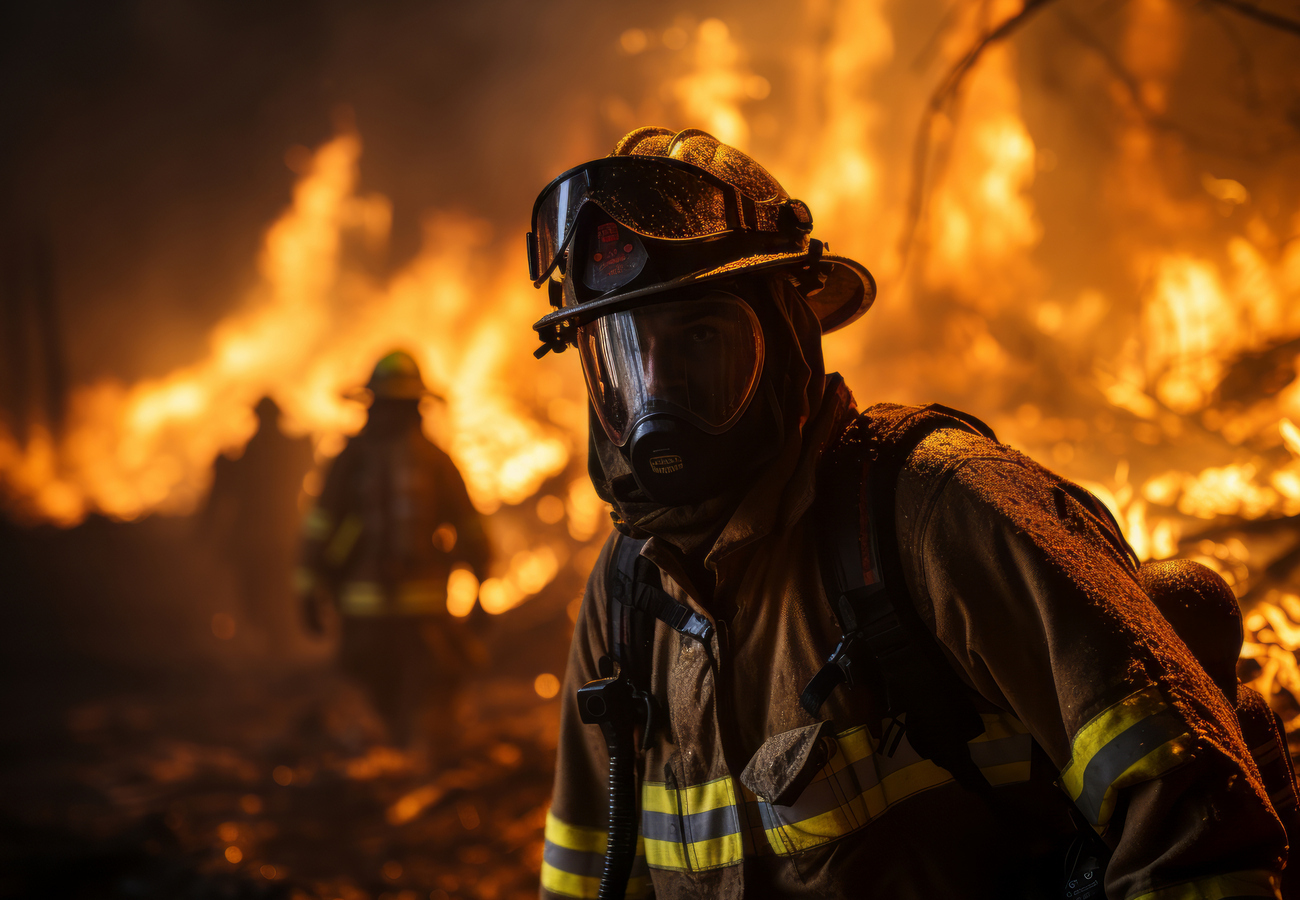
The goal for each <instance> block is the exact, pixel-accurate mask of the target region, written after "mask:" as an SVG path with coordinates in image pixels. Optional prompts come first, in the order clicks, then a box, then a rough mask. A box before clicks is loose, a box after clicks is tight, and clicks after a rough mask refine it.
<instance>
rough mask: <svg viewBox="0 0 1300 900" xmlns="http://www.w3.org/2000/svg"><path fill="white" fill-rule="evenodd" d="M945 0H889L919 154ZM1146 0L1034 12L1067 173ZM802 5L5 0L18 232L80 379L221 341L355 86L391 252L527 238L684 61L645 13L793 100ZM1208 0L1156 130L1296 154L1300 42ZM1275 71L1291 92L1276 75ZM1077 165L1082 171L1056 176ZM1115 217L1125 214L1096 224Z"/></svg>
mask: <svg viewBox="0 0 1300 900" xmlns="http://www.w3.org/2000/svg"><path fill="white" fill-rule="evenodd" d="M941 7H942V4H939V3H938V2H932V0H924V2H921V0H916V2H913V0H908V2H907V3H906V4H903V3H901V2H899V3H897V4H893V5H891V6H890V10H891V12H890V15H891V27H892V28H893V31H894V43H895V46H896V51H895V60H894V62H893V64H892V65H891V67H890V69H889V70H888V71H887V72H885V73H882V75H881V78H883V79H885V81H883V82H882V85H883V87H881V88H880V92H881V94H882V96H883V97H884V98H885V99H887V100H889V102H891V103H892V104H893V105H894V106H897V107H898V108H899V109H906V110H907V115H906V116H905V117H899V119H898V121H892V120H891V121H886V122H884V123H882V124H880V125H879V127H878V134H879V135H880V137H879V141H880V142H881V144H882V145H883V146H886V147H889V148H892V149H890V150H888V152H890V153H893V154H895V157H896V158H898V159H900V160H905V159H908V158H910V157H908V155H907V154H908V148H909V147H910V141H911V136H912V134H913V131H914V128H915V117H914V116H913V111H914V110H913V107H917V108H919V100H920V96H919V95H918V96H917V97H916V100H917V101H918V103H917V104H911V105H909V104H905V103H894V102H893V100H890V99H889V98H892V97H894V96H895V95H896V94H898V93H899V91H900V90H902V88H898V89H896V88H895V87H892V86H891V82H890V81H889V79H894V80H896V81H898V83H899V85H902V86H904V87H906V86H907V85H911V86H910V87H908V88H907V89H909V90H913V91H915V90H916V89H917V88H916V86H915V84H913V82H916V80H917V79H918V77H919V76H921V75H922V74H924V72H923V70H925V69H926V68H927V65H922V64H921V60H923V59H925V60H929V61H930V62H931V63H932V62H933V56H934V53H933V42H932V40H931V39H932V36H933V35H934V34H935V32H936V30H937V29H941V28H942V27H943V26H944V23H945V22H946V21H947V19H945V18H944V15H943V13H942V8H941ZM1129 8H1130V7H1129V6H1128V5H1126V4H1113V3H1109V2H1105V0H1080V2H1075V3H1068V4H1056V5H1055V6H1054V7H1053V8H1051V9H1049V10H1047V11H1046V12H1044V13H1041V14H1039V16H1038V17H1037V18H1036V19H1035V21H1034V22H1032V23H1031V24H1030V25H1029V26H1027V27H1026V28H1025V29H1024V30H1023V31H1022V33H1021V34H1019V35H1017V38H1016V43H1017V45H1018V46H1019V47H1020V48H1021V50H1022V53H1021V60H1022V62H1021V79H1022V89H1023V90H1024V98H1023V104H1024V110H1025V115H1026V119H1027V121H1028V123H1029V125H1030V128H1031V131H1033V132H1034V135H1035V139H1036V140H1037V141H1039V142H1040V143H1043V142H1046V143H1045V145H1046V146H1049V147H1052V148H1054V151H1055V153H1056V154H1057V155H1058V156H1059V157H1060V158H1061V159H1062V164H1061V167H1060V169H1058V172H1060V173H1063V172H1066V171H1082V169H1079V168H1078V167H1079V166H1082V165H1085V164H1088V165H1090V164H1092V163H1091V161H1103V160H1105V159H1108V158H1109V156H1110V154H1112V153H1113V149H1112V143H1113V141H1114V132H1113V127H1114V122H1115V121H1116V118H1115V112H1114V110H1115V106H1114V103H1113V100H1112V99H1111V95H1110V93H1108V89H1106V88H1105V87H1104V85H1105V84H1106V80H1105V77H1104V76H1105V70H1104V68H1101V67H1100V63H1099V62H1098V60H1099V59H1102V58H1103V56H1102V55H1099V54H1097V53H1095V52H1093V51H1090V50H1088V49H1087V40H1095V41H1097V42H1099V46H1100V45H1103V44H1104V45H1106V46H1109V47H1110V48H1111V50H1109V51H1106V52H1111V53H1112V54H1113V53H1114V52H1117V50H1116V48H1118V47H1119V46H1120V38H1119V33H1120V30H1121V26H1122V23H1123V21H1124V20H1125V16H1126V15H1127V12H1126V11H1127V10H1128V9H1129ZM1180 9H1181V7H1180ZM804 11H805V10H804V5H803V4H800V3H797V2H792V3H784V4H777V3H773V4H767V5H764V7H763V8H762V9H761V10H756V9H755V6H754V5H753V4H752V3H748V2H742V0H711V2H698V3H686V2H684V0H681V2H669V3H653V2H649V0H627V2H623V3H619V4H608V3H598V2H591V0H552V2H545V3H540V2H534V0H476V2H468V3H467V2H427V0H426V2H419V0H381V2H341V0H276V2H273V3H266V2H257V3H254V2H248V0H137V2H134V3H132V2H105V0H62V2H60V0H46V2H40V3H32V2H27V3H9V4H4V6H3V11H0V123H3V124H2V125H0V229H2V230H0V235H9V236H12V235H15V234H19V235H25V234H31V233H37V234H43V235H46V236H48V239H49V240H50V242H51V244H52V247H53V251H54V257H55V260H56V263H57V268H56V277H57V284H58V296H59V299H60V311H61V315H62V319H63V322H64V344H65V346H66V350H67V359H68V367H69V375H70V380H71V381H72V382H73V383H74V384H80V383H85V382H87V381H90V380H93V379H94V378H96V377H99V376H101V375H105V374H112V375H115V376H117V377H120V378H122V379H124V380H127V381H131V380H135V379H137V378H139V377H141V376H147V375H156V374H161V373H163V372H166V371H168V370H170V369H171V368H173V367H175V366H178V365H183V364H184V363H186V362H189V361H191V360H193V359H195V358H196V357H198V356H199V355H200V353H201V352H202V349H203V347H204V340H205V337H206V334H207V332H208V330H209V329H210V327H211V326H212V324H213V323H214V322H215V321H216V320H217V319H218V318H220V316H221V315H222V313H224V312H226V311H227V310H228V309H230V308H231V306H232V305H233V304H234V303H236V302H238V301H239V300H240V299H241V298H242V297H243V296H244V295H245V292H246V289H247V288H248V287H249V286H250V285H251V284H252V283H253V281H254V279H255V277H256V272H255V263H256V257H257V249H258V245H259V242H260V240H261V236H262V233H263V231H264V229H265V228H266V226H267V225H268V224H269V223H270V222H271V221H272V220H273V219H274V218H275V216H276V215H277V214H278V213H279V212H280V210H282V209H283V208H284V206H285V204H286V203H287V202H288V200H289V192H290V189H291V187H292V183H293V175H292V173H291V172H290V171H289V170H288V168H287V166H286V165H285V162H284V157H285V151H286V150H287V149H288V148H289V147H291V146H293V145H308V146H314V145H317V144H319V143H320V142H322V141H323V140H325V139H327V138H328V137H329V136H330V135H331V134H332V133H333V125H332V115H333V113H334V111H335V110H336V109H338V108H339V107H340V105H347V106H348V107H349V108H351V109H352V110H353V111H354V114H355V120H356V124H357V127H358V129H359V131H360V133H361V135H362V138H363V140H364V142H365V153H364V156H363V158H362V162H361V171H362V185H361V188H362V190H363V191H378V192H380V193H383V194H385V195H387V196H388V197H389V198H390V199H391V200H392V201H393V203H394V210H395V218H394V231H393V247H392V250H391V253H390V259H389V264H390V265H392V266H398V265H400V264H401V263H402V262H404V261H405V260H407V259H409V258H410V256H411V255H412V254H413V253H414V252H415V250H416V248H417V246H418V244H419V240H420V233H421V232H420V218H421V215H422V214H423V213H424V212H425V211H428V210H432V209H440V210H459V211H463V212H464V213H465V214H466V215H474V216H478V217H485V218H487V219H488V220H490V221H492V222H493V223H494V224H495V227H496V228H497V231H498V235H499V237H502V238H503V239H504V240H506V241H507V243H506V246H507V247H509V246H511V244H510V243H509V242H510V241H514V240H516V238H517V235H518V234H519V233H522V232H523V230H524V229H525V226H526V218H527V214H528V209H529V206H530V204H531V202H532V199H533V197H534V196H535V194H536V191H537V189H538V188H540V187H541V186H542V185H543V184H544V183H545V182H546V181H547V180H549V178H550V177H552V176H553V175H554V174H556V173H557V172H558V171H560V170H561V169H563V168H567V167H568V166H569V165H571V164H573V163H574V162H575V161H577V160H579V159H581V158H584V157H588V158H589V156H591V155H596V154H600V153H603V152H606V148H607V147H608V146H609V145H610V143H611V142H612V141H613V140H614V139H615V138H616V137H617V135H618V133H619V129H617V128H615V127H614V126H613V125H611V124H610V123H609V121H608V119H607V118H606V117H602V115H601V112H600V107H601V102H602V100H604V99H605V98H608V97H610V96H611V95H618V96H621V97H624V98H626V99H627V100H628V101H630V102H631V103H633V104H635V103H636V102H637V100H638V98H640V97H644V96H646V94H647V92H649V91H653V90H655V89H656V88H657V86H658V84H659V83H660V81H662V77H663V71H664V67H665V66H666V65H667V62H666V60H665V58H664V57H663V55H662V54H661V55H659V56H656V55H655V54H654V53H650V52H647V53H646V54H643V55H642V56H640V57H637V58H636V59H635V60H629V59H628V58H627V57H626V56H622V55H621V54H620V53H619V51H618V44H617V41H618V36H619V34H620V33H621V32H622V31H623V30H624V29H626V28H629V27H634V26H639V27H646V28H648V29H651V30H655V29H663V28H664V27H666V26H668V25H670V24H672V23H673V22H674V20H675V17H677V16H679V15H683V14H688V15H690V16H692V17H693V18H694V19H695V20H696V21H698V20H700V19H703V18H705V17H707V16H712V15H716V16H718V17H720V18H722V19H724V21H726V22H728V24H729V25H731V27H732V29H733V32H734V33H735V35H736V37H737V39H738V41H739V42H740V44H741V45H742V46H743V47H744V48H745V49H746V51H747V53H748V54H749V60H748V63H749V65H750V66H751V67H752V68H753V70H754V71H757V72H760V73H764V74H766V75H767V76H768V77H769V78H770V79H771V81H772V85H773V97H772V99H771V100H770V101H767V102H768V103H769V104H772V106H770V108H773V109H776V108H780V107H781V105H782V104H785V108H789V106H790V105H791V104H792V103H793V102H794V100H795V99H796V98H791V97H789V96H782V95H781V91H782V90H783V85H785V83H786V82H788V81H789V79H783V78H782V77H781V76H782V74H783V73H785V72H788V71H789V68H788V67H789V66H790V65H791V63H790V61H789V60H788V59H787V58H786V56H788V46H789V44H790V35H792V34H795V33H796V31H797V29H799V28H801V27H804V26H803V25H802V24H801V22H802V21H803V18H802V17H803V16H804ZM1186 12H1187V15H1188V21H1189V22H1190V23H1191V25H1190V26H1189V28H1190V29H1191V30H1190V32H1189V41H1190V43H1189V46H1188V49H1187V51H1186V54H1185V57H1186V63H1185V64H1184V65H1183V67H1182V74H1181V75H1180V79H1182V81H1181V82H1180V85H1181V86H1180V87H1179V88H1178V89H1177V90H1175V91H1174V94H1173V96H1174V100H1173V108H1172V109H1171V112H1170V119H1171V120H1172V121H1173V123H1174V125H1175V126H1177V127H1176V128H1174V129H1173V130H1171V129H1170V127H1165V130H1164V131H1163V132H1160V131H1158V133H1160V134H1163V135H1165V136H1166V137H1167V136H1169V135H1176V134H1178V133H1180V132H1179V131H1178V129H1179V128H1182V127H1184V126H1186V128H1187V129H1188V130H1189V131H1197V132H1206V133H1209V134H1210V136H1211V138H1212V139H1202V138H1200V137H1197V135H1193V137H1194V138H1196V140H1193V141H1191V142H1190V143H1189V144H1188V146H1190V147H1191V148H1192V150H1193V152H1194V153H1201V152H1202V149H1204V148H1208V150H1209V151H1213V150H1214V149H1215V147H1216V146H1217V144H1218V143H1221V142H1222V141H1224V140H1227V139H1229V138H1232V139H1235V137H1234V136H1237V135H1248V134H1255V133H1259V134H1262V135H1265V136H1267V135H1270V134H1277V135H1280V136H1281V137H1280V138H1278V139H1277V140H1272V139H1271V138H1270V140H1269V141H1265V142H1264V143H1262V144H1260V147H1259V148H1258V149H1254V148H1252V149H1251V151H1250V153H1248V154H1246V155H1245V156H1242V155H1241V154H1236V155H1235V156H1232V157H1225V156H1224V155H1223V154H1221V153H1213V152H1209V153H1208V155H1206V158H1205V159H1199V158H1197V159H1191V160H1190V161H1188V162H1186V164H1185V165H1183V168H1185V169H1186V172H1187V177H1186V178H1185V179H1184V180H1185V181H1187V186H1186V189H1187V190H1188V191H1190V192H1197V191H1199V190H1200V188H1199V181H1198V179H1199V177H1200V172H1201V171H1202V170H1207V171H1211V172H1213V173H1214V174H1216V175H1218V176H1230V177H1236V178H1242V179H1244V180H1247V181H1250V179H1249V178H1248V177H1247V176H1249V175H1251V174H1252V171H1253V170H1254V169H1261V168H1270V167H1272V168H1271V169H1270V170H1272V169H1276V165H1275V164H1276V162H1277V161H1278V160H1279V159H1281V158H1282V157H1280V156H1279V150H1280V149H1281V148H1291V149H1293V146H1292V145H1293V144H1294V141H1295V133H1296V132H1295V130H1294V123H1293V121H1292V120H1294V121H1300V118H1296V117H1297V116H1300V114H1297V113H1296V112H1295V110H1296V109H1300V107H1297V106H1294V105H1293V106H1287V103H1292V104H1294V99H1293V98H1294V97H1295V96H1297V95H1296V94H1295V86H1296V85H1300V74H1297V73H1300V68H1298V67H1296V65H1295V63H1294V50H1295V48H1296V47H1297V46H1300V42H1297V41H1295V40H1294V38H1292V37H1291V36H1285V35H1279V34H1276V33H1272V32H1269V31H1267V30H1265V29H1262V28H1261V27H1260V26H1258V25H1257V24H1255V23H1251V22H1247V21H1244V20H1242V19H1241V18H1240V17H1239V16H1238V17H1233V16H1229V15H1227V14H1224V13H1222V11H1220V10H1218V8H1217V7H1212V6H1207V7H1204V8H1203V7H1202V6H1197V7H1195V9H1194V10H1193V9H1190V8H1189V9H1188V10H1186ZM1085 26H1086V28H1087V29H1091V32H1090V33H1092V34H1093V37H1089V38H1087V39H1086V40H1085V39H1084V37H1081V33H1082V31H1081V30H1082V29H1083V28H1084V27H1085ZM1085 37H1086V36H1085ZM925 48H930V49H929V50H927V49H925ZM1098 73H1100V74H1098ZM1076 82H1077V84H1076ZM1183 82H1185V84H1183ZM1081 85H1082V86H1081ZM1259 85H1263V88H1260V87H1259ZM1270 85H1275V86H1276V90H1273V93H1274V94H1278V96H1279V97H1281V98H1282V99H1280V100H1276V101H1274V100H1271V99H1270V97H1271V96H1272V95H1271V94H1270V90H1272V89H1271V88H1270ZM1031 87H1032V89H1031ZM1261 97H1262V98H1263V99H1262V100H1261V99H1260V98H1261ZM1287 98H1291V99H1287ZM1288 116H1289V117H1291V118H1288ZM1274 121H1275V122H1276V123H1277V124H1276V126H1274V125H1269V124H1268V123H1270V122H1274ZM657 124H665V125H672V126H679V127H681V126H684V125H686V124H695V123H684V122H674V121H665V122H661V123H657ZM1265 126H1267V127H1265ZM1257 143H1258V142H1257ZM1202 145H1204V146H1202ZM1198 148H1202V149H1198ZM756 149H757V150H761V149H762V148H761V147H759V148H756ZM1072 157H1073V158H1072ZM1071 166H1074V167H1075V168H1073V169H1071V168H1070V167H1071ZM1283 168H1285V167H1283ZM1284 174H1285V173H1284ZM903 177H904V171H903V170H900V171H899V172H897V173H894V174H893V175H892V176H891V179H892V180H900V179H902V178H903ZM1098 177H1100V176H1095V175H1092V174H1089V175H1087V177H1083V176H1080V177H1077V178H1074V179H1072V180H1070V181H1068V182H1067V181H1066V180H1065V179H1064V178H1063V176H1062V175H1061V174H1057V175H1055V176H1053V177H1052V178H1048V177H1043V178H1040V179H1039V181H1038V183H1036V185H1035V192H1036V194H1037V195H1038V199H1039V201H1040V204H1039V209H1040V213H1041V214H1042V215H1043V216H1044V217H1045V218H1048V219H1051V221H1050V222H1049V224H1050V227H1048V228H1047V229H1046V230H1047V233H1048V238H1047V241H1046V242H1045V244H1044V245H1043V249H1042V252H1043V253H1046V254H1049V255H1050V254H1054V253H1058V251H1057V250H1055V249H1054V246H1055V245H1056V244H1060V243H1061V242H1062V241H1065V242H1066V245H1065V246H1064V247H1063V249H1061V250H1060V251H1059V254H1058V255H1060V256H1061V257H1062V258H1063V259H1077V258H1081V257H1086V256H1087V254H1081V253H1080V251H1079V249H1078V248H1079V246H1080V245H1081V244H1086V243H1090V242H1093V243H1095V242H1096V241H1097V240H1098V239H1097V238H1096V235H1094V234H1092V233H1090V232H1079V230H1078V226H1077V225H1076V224H1075V223H1076V222H1082V221H1083V220H1084V218H1085V217H1081V215H1080V213H1086V214H1089V215H1090V214H1091V210H1092V209H1093V208H1095V206H1096V204H1097V197H1096V196H1095V189H1093V188H1091V187H1090V185H1095V184H1096V179H1097V178H1098ZM1053 178H1054V179H1055V182H1054V181H1053ZM1286 178H1287V180H1288V182H1289V180H1290V176H1289V175H1286ZM1054 183H1060V184H1068V185H1072V186H1073V187H1071V190H1073V191H1074V192H1073V193H1068V194H1065V193H1063V194H1061V196H1059V197H1056V196H1055V195H1053V193H1052V192H1053V191H1055V190H1057V189H1056V188H1054V187H1053V184H1054ZM1254 184H1255V182H1251V183H1250V185H1248V186H1251V187H1252V189H1254ZM1261 186H1262V185H1261ZM1089 191H1092V193H1089ZM1263 193H1264V194H1265V195H1266V196H1267V195H1268V194H1269V193H1277V191H1265V192H1263ZM1283 206H1285V204H1283ZM1279 208H1281V207H1279ZM1054 210H1055V211H1056V212H1055V213H1054V212H1053V211H1054ZM1062 211H1063V213H1064V215H1063V218H1062V215H1061V214H1060V213H1062ZM1054 215H1056V218H1055V219H1053V218H1052V217H1053V216H1054ZM1057 219H1061V221H1057ZM1102 226H1105V228H1106V229H1108V228H1111V227H1113V226H1112V225H1111V224H1110V223H1101V224H1099V225H1097V226H1096V228H1095V229H1094V230H1098V229H1102ZM1102 230H1104V229H1102ZM3 240H4V241H6V242H10V243H12V242H11V241H10V239H9V238H8V237H6V238H4V239H3ZM1058 268H1062V267H1059V266H1058ZM1096 268H1097V266H1096V265H1095V264H1094V265H1092V266H1090V267H1089V271H1094V270H1095V269H1096ZM1089 277H1092V276H1091V275H1089ZM0 318H2V317H0ZM2 324H3V323H2V322H0V325H2Z"/></svg>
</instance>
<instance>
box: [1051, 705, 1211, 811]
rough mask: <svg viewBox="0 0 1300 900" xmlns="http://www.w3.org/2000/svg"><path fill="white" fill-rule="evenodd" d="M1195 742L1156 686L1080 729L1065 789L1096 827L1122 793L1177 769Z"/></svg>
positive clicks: (1064, 777)
mask: <svg viewBox="0 0 1300 900" xmlns="http://www.w3.org/2000/svg"><path fill="white" fill-rule="evenodd" d="M1193 743H1194V741H1193V738H1192V736H1191V734H1189V733H1188V731H1187V727H1186V725H1185V723H1184V722H1183V721H1182V719H1181V717H1179V716H1178V714H1177V713H1176V712H1175V711H1174V710H1173V709H1172V708H1171V707H1170V706H1169V704H1168V703H1166V702H1165V700H1164V698H1163V697H1162V696H1161V695H1160V690H1159V688H1157V687H1156V686H1154V685H1153V686H1151V687H1148V688H1143V689H1142V690H1140V691H1136V692H1135V693H1133V694H1130V695H1129V696H1127V697H1125V698H1124V699H1123V700H1121V701H1120V702H1119V703H1116V704H1115V705H1114V706H1111V707H1108V708H1107V709H1105V710H1103V711H1102V712H1101V713H1099V714H1098V715H1097V716H1096V717H1094V718H1093V719H1092V720H1091V721H1089V722H1088V723H1087V724H1086V725H1084V726H1083V727H1082V728H1080V729H1079V731H1078V733H1077V734H1076V735H1075V736H1074V742H1073V745H1072V747H1071V756H1070V762H1069V763H1067V764H1066V767H1065V768H1064V769H1063V770H1062V771H1061V786H1062V787H1063V788H1064V789H1065V792H1066V793H1067V794H1069V795H1070V799H1071V800H1073V801H1074V802H1075V805H1076V806H1078V807H1079V809H1080V811H1082V812H1083V814H1084V815H1085V816H1086V817H1087V818H1088V821H1089V822H1091V823H1092V825H1093V826H1094V827H1095V828H1098V829H1101V828H1103V827H1104V826H1105V825H1106V823H1107V822H1109V821H1110V817H1111V814H1112V813H1113V812H1114V809H1115V802H1116V799H1117V797H1118V794H1119V791H1121V790H1123V789H1124V788H1126V787H1130V786H1132V785H1135V784H1140V783H1142V782H1144V781H1150V780H1151V779H1153V778H1159V777H1160V776H1161V775H1163V774H1164V773H1165V772H1167V771H1169V770H1170V769H1172V768H1174V767H1175V766H1177V765H1178V764H1180V763H1181V762H1183V761H1184V760H1185V759H1187V757H1188V754H1189V753H1190V752H1191V749H1192V745H1193Z"/></svg>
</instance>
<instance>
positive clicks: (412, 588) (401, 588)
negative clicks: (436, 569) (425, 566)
mask: <svg viewBox="0 0 1300 900" xmlns="http://www.w3.org/2000/svg"><path fill="white" fill-rule="evenodd" d="M397 611H398V612H403V613H409V614H416V613H422V614H430V615H436V614H438V613H445V612H446V611H447V583H446V582H442V583H439V582H437V581H434V580H433V579H425V580H422V581H404V582H402V583H401V584H399V585H398V586H397Z"/></svg>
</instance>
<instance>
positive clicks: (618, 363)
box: [577, 289, 763, 447]
mask: <svg viewBox="0 0 1300 900" xmlns="http://www.w3.org/2000/svg"><path fill="white" fill-rule="evenodd" d="M577 334H578V352H579V355H580V356H581V358H582V370H583V373H584V374H585V375H586V378H587V389H588V392H589V394H590V396H591V401H592V405H593V406H594V407H595V410H596V415H597V416H598V417H599V419H600V423H601V425H602V426H603V427H604V429H605V433H606V434H607V435H609V439H610V440H611V441H613V442H614V443H615V444H616V445H618V446H620V447H621V446H623V445H624V444H625V443H627V440H628V439H629V438H630V437H631V436H632V432H633V431H634V430H635V429H636V426H637V425H638V424H639V423H640V422H641V421H643V420H644V419H646V418H647V417H649V416H652V415H655V414H660V413H664V414H668V415H672V416H675V417H679V418H682V419H685V420H686V421H688V422H690V423H691V424H693V425H695V426H696V427H698V428H700V429H701V430H703V431H704V432H706V433H708V434H721V433H722V432H724V431H726V430H727V429H729V428H731V426H732V425H734V424H735V423H736V421H737V420H738V419H739V418H740V417H741V415H742V414H743V413H744V412H745V409H746V407H747V406H748V405H749V402H750V400H751V399H752V397H753V396H754V393H755V391H756V390H757V387H758V382H759V376H760V375H761V374H762V371H763V329H762V327H761V326H760V325H759V321H758V317H757V316H756V315H755V314H754V311H753V310H752V309H750V307H749V306H748V304H746V303H745V302H744V301H743V300H741V299H740V298H739V297H737V296H736V295H735V294H731V293H727V292H725V291H722V290H716V289H715V290H710V291H708V292H707V293H704V294H703V295H701V296H698V297H695V298H691V299H682V300H672V301H668V302H663V303H655V304H651V305H647V306H640V307H637V308H635V309H629V310H624V311H621V312H614V313H609V314H608V315H605V316H602V317H600V318H599V319H596V320H594V321H592V322H589V323H587V324H585V325H582V326H579V328H578V329H577Z"/></svg>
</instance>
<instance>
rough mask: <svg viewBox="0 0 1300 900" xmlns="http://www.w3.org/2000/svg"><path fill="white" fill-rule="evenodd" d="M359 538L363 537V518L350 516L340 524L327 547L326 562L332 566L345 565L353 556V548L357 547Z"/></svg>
mask: <svg viewBox="0 0 1300 900" xmlns="http://www.w3.org/2000/svg"><path fill="white" fill-rule="evenodd" d="M359 537H361V518H360V517H359V516H354V515H350V516H348V517H347V518H345V519H344V520H343V521H342V522H340V523H339V527H338V530H337V531H335V532H334V537H332V538H330V542H329V544H327V545H326V546H325V561H326V562H328V563H329V564H330V565H332V566H341V565H343V564H344V563H345V562H347V560H348V557H349V556H350V555H351V554H352V548H353V547H355V546H356V544H357V538H359Z"/></svg>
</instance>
